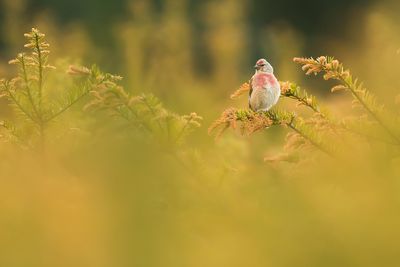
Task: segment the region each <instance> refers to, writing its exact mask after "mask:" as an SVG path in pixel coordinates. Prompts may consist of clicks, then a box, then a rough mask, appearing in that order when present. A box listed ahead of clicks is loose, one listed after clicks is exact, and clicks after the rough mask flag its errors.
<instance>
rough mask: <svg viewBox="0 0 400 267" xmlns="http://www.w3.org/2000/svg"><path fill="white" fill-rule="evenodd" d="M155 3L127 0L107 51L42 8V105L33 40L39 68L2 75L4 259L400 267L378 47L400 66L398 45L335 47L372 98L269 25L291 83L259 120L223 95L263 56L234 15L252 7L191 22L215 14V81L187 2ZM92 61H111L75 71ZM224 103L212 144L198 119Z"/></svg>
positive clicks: (391, 128) (219, 6)
mask: <svg viewBox="0 0 400 267" xmlns="http://www.w3.org/2000/svg"><path fill="white" fill-rule="evenodd" d="M3 2H4V1H3ZM5 2H7V3H8V5H6V7H7V6H11V5H14V3H15V5H17V4H18V3H22V2H20V1H12V0H6V1H5ZM151 2H152V1H146V0H142V1H141V0H138V1H133V2H132V12H133V16H132V18H129V19H128V20H127V21H122V22H121V21H118V22H117V23H116V25H113V26H115V29H116V31H117V33H116V34H115V35H110V36H107V38H116V39H117V40H118V41H116V42H117V46H116V47H115V49H113V50H112V53H111V54H107V53H105V52H104V51H102V50H101V46H102V44H99V43H96V45H94V44H93V43H95V42H94V41H93V43H92V44H91V43H90V42H86V41H85V40H87V39H85V38H89V37H88V35H86V34H85V28H84V27H81V24H77V25H72V26H71V27H69V28H63V29H62V28H56V27H55V26H54V25H57V24H56V23H52V22H53V21H52V19H51V17H49V16H48V15H46V14H45V15H43V17H41V18H37V21H39V22H38V24H39V25H40V28H41V29H46V33H48V36H46V39H47V40H49V41H50V40H51V44H52V47H51V52H52V53H51V55H52V57H51V58H49V59H48V63H44V61H42V62H43V63H42V67H43V76H42V77H43V80H42V89H43V90H42V92H41V97H39V88H40V86H39V84H40V83H39V77H40V75H39V64H38V63H37V62H38V61H33V60H34V59H35V58H37V56H36V55H35V54H32V52H36V51H35V50H34V49H35V48H34V47H35V46H34V47H31V48H29V47H28V48H27V52H26V53H25V56H24V57H28V58H29V57H30V58H32V59H29V60H28V61H30V62H29V63H33V64H32V65H28V66H27V71H26V73H27V78H28V82H24V78H23V77H22V80H21V79H19V78H17V79H13V78H10V79H4V80H3V81H2V90H3V91H2V94H3V95H4V96H3V98H2V99H1V102H0V116H1V119H4V122H2V123H1V124H0V125H1V126H2V129H1V135H2V136H1V138H0V157H1V161H0V195H1V196H2V197H1V198H0V236H1V238H0V266H7V267H14V266H15V267H16V266H61V267H70V266H76V267H81V266H82V267H87V266H96V267H97V266H99V267H108V266H155V267H156V266H174V267H176V266H210V267H220V266H257V267H258V266H277V267H281V266H299V265H300V266H309V267H314V266H315V267H319V266H362V267H367V266H368V267H369V266H371V267H375V266H398V265H399V257H398V254H399V253H398V248H399V247H400V241H399V240H400V239H399V238H398V237H399V236H400V230H399V227H398V225H399V224H400V219H399V218H400V216H399V210H400V204H399V203H400V198H399V195H400V194H399V192H400V187H399V185H400V181H399V177H400V168H399V166H400V165H399V163H400V161H399V149H398V147H399V145H398V142H397V137H398V126H397V124H398V123H397V122H396V121H397V120H398V116H397V113H398V112H397V111H396V110H395V109H394V108H393V107H394V103H393V105H392V106H390V103H389V100H390V99H389V100H388V98H393V97H388V96H387V95H393V94H394V88H395V89H398V86H395V85H396V84H398V81H397V80H396V79H397V78H396V77H397V76H396V75H397V73H398V69H396V68H393V69H391V68H389V67H388V66H396V64H397V63H396V62H389V61H387V60H384V58H381V57H379V56H377V55H380V54H381V53H385V54H387V58H390V60H393V56H390V55H391V54H390V53H389V49H388V50H384V51H382V49H381V48H380V47H379V48H380V49H379V51H375V49H376V45H375V43H374V42H372V43H371V41H369V42H368V40H369V38H372V37H371V36H372V35H371V36H370V35H368V38H366V39H365V40H363V42H364V41H365V42H368V43H366V44H365V45H366V46H367V47H366V48H363V49H360V51H366V50H368V49H370V50H371V51H369V50H368V51H369V53H371V55H372V56H370V57H365V55H364V54H363V56H360V53H361V52H360V53H354V51H355V49H351V48H348V47H351V45H348V43H345V44H343V45H341V44H339V43H338V42H333V45H334V46H335V47H338V46H340V47H341V48H343V50H344V51H348V54H340V53H339V52H338V51H337V50H332V51H335V54H336V53H338V54H340V56H341V57H343V58H345V60H346V62H348V64H349V65H351V66H352V67H351V68H352V71H353V70H354V72H357V74H359V76H360V77H362V79H363V80H365V84H366V85H367V86H365V87H368V88H369V89H371V90H370V91H368V92H367V91H366V90H365V89H363V88H364V87H361V88H360V87H359V83H358V82H357V83H356V82H355V79H354V78H352V80H349V77H351V74H350V72H346V69H345V68H343V69H342V65H341V64H340V63H339V64H337V63H334V59H332V58H325V60H324V58H319V59H316V60H312V59H301V60H296V61H299V62H300V63H301V62H305V63H306V65H307V64H311V65H309V66H307V68H306V72H307V71H308V70H310V69H311V70H312V71H311V72H309V73H311V74H312V73H315V72H318V75H321V76H322V75H325V74H327V73H330V74H329V75H331V74H334V75H333V76H325V77H326V78H330V81H328V82H324V81H321V83H314V81H316V79H315V77H310V79H309V80H306V78H304V77H303V76H304V75H302V72H301V70H300V68H298V69H297V70H298V73H296V72H295V71H296V68H297V65H296V64H293V62H292V60H291V57H292V56H293V55H294V54H298V53H299V52H300V51H303V50H302V47H301V45H302V44H301V34H300V33H297V32H295V31H294V29H291V27H290V26H288V25H281V24H277V25H275V26H272V28H268V29H265V35H266V36H267V37H268V36H269V37H268V38H265V39H264V37H262V38H261V39H262V40H263V41H266V40H267V41H268V42H270V41H271V42H272V43H273V45H272V46H269V47H268V49H267V48H266V47H261V48H260V49H265V50H263V51H267V53H266V55H265V56H266V57H267V58H268V59H271V62H272V63H273V65H274V68H275V72H276V76H277V77H278V78H280V79H282V80H295V81H296V83H293V82H282V83H281V88H282V98H281V99H280V101H279V103H278V105H277V107H276V109H273V110H271V111H269V112H266V113H254V112H252V111H250V110H248V109H246V108H245V107H246V106H247V105H246V101H247V97H242V98H240V99H238V100H237V101H231V100H230V99H228V97H227V96H228V95H229V93H228V90H229V89H230V88H232V84H233V85H234V84H239V83H240V81H241V80H246V78H248V77H250V75H251V74H252V73H251V72H252V70H251V64H250V63H245V64H244V63H243V59H245V58H246V59H248V61H251V60H252V59H250V58H251V55H249V51H246V49H245V48H246V40H249V38H246V32H245V27H242V25H244V24H242V23H241V21H240V20H239V19H240V16H242V15H243V14H244V13H243V12H247V11H246V7H247V4H246V3H245V1H239V0H238V1H236V0H235V1H229V0H227V1H221V2H220V3H211V2H210V3H207V8H206V9H204V10H203V12H204V14H202V15H201V16H199V17H198V18H197V17H196V19H199V20H205V21H207V24H206V25H205V26H206V28H205V29H204V31H205V32H206V35H207V41H206V46H207V47H209V48H210V51H209V52H210V55H209V56H210V57H211V61H214V62H215V69H210V70H209V71H210V73H209V74H210V75H204V74H203V75H204V76H201V75H199V74H198V73H197V72H196V71H195V70H194V69H192V68H193V66H195V65H194V64H193V62H191V60H192V55H191V53H193V51H192V49H191V47H192V46H194V45H195V42H196V38H193V36H192V32H191V29H192V28H191V27H190V24H187V23H185V22H186V20H185V10H186V9H189V8H192V7H189V8H188V6H187V5H188V1H185V0H178V1H173V0H170V1H166V2H165V6H164V7H165V8H163V10H153V9H152V8H151V4H149V3H151ZM7 14H8V15H7V16H8V19H9V22H8V23H7V25H8V26H10V27H8V26H7V29H5V30H4V29H3V31H2V33H5V32H6V33H7V34H6V36H9V35H10V34H8V32H9V31H12V34H13V35H12V36H13V38H11V37H9V39H8V40H7V41H6V42H7V43H8V44H10V45H11V44H13V45H12V48H13V50H14V49H15V50H18V49H17V48H18V45H16V44H20V43H22V41H20V39H18V38H14V36H19V35H20V34H17V32H21V30H19V29H18V27H21V26H20V25H21V24H20V23H19V21H17V20H16V19H17V18H18V19H19V18H20V17H23V15H22V13H15V12H14V13H12V12H7ZM196 14H197V13H196ZM158 15H159V16H158ZM376 16H377V15H375V16H374V17H376ZM378 18H379V16H378ZM367 19H368V18H367ZM13 20H14V21H13ZM368 20H369V19H368ZM235 23H236V24H235ZM238 25H239V26H240V27H237V26H238ZM384 25H387V24H383V25H382V27H377V29H385V31H386V30H387V31H388V32H383V33H382V32H379V33H380V34H377V33H378V32H377V31H373V33H374V35H373V36H375V37H374V38H381V39H379V41H380V42H382V44H384V43H385V42H387V41H388V40H392V38H393V36H395V33H396V31H394V32H390V31H389V29H388V28H386V27H383V26H384ZM378 26H379V24H378ZM394 29H397V28H394ZM372 30H373V29H372ZM154 32H156V33H157V34H154ZM160 32H161V35H158V33H160ZM389 33H391V35H390V34H389ZM31 34H32V33H31ZM36 34H39V32H36ZM21 36H22V35H21ZM30 36H31V35H30ZM30 36H28V37H29V38H31V37H30ZM33 36H34V35H33ZM82 36H84V37H82ZM385 36H386V37H385ZM2 37H3V35H2ZM384 37H385V38H386V40H385V38H384ZM6 38H7V37H6ZM29 40H30V39H29ZM29 40H28V41H29ZM373 40H374V41H375V40H377V39H373ZM42 41H43V42H46V41H45V40H42ZM35 42H36V41H35ZM35 42H34V43H35ZM43 44H44V46H46V44H45V43H43ZM43 44H42V46H43ZM261 45H262V44H261ZM321 45H324V49H325V48H327V49H328V48H329V47H330V46H329V45H332V44H331V43H329V44H326V43H321ZM325 45H326V46H325ZM353 45H356V44H353ZM53 46H54V47H53ZM274 47H275V48H274ZM396 47H397V46H396ZM396 49H397V48H396ZM45 50H49V49H47V47H43V51H45ZM43 51H42V52H43ZM276 51H278V53H276ZM395 51H396V50H394V52H393V53H395ZM153 52H154V53H153ZM179 52H183V54H179V55H177V56H176V55H175V54H177V53H179ZM378 52H379V53H378ZM88 53H89V54H90V55H93V54H94V55H96V57H95V58H92V57H91V56H90V55H88ZM301 53H303V52H301ZM301 53H300V54H301ZM332 53H333V52H332ZM375 53H377V55H376V54H375ZM44 54H46V52H45V53H44ZM121 55H122V56H121ZM263 56H264V55H263ZM76 57H77V58H76ZM273 57H276V58H273ZM364 57H365V58H364ZM20 59H21V58H20ZM25 59H26V58H25ZM42 60H43V59H42ZM371 60H373V61H374V63H376V64H377V66H380V68H385V72H383V71H382V72H380V73H379V75H377V76H376V77H374V76H373V75H371V72H370V71H372V70H373V71H374V72H376V71H377V70H376V69H374V68H369V67H368V68H366V67H364V64H363V63H361V62H370V61H371ZM6 61H7V60H5V59H4V60H2V62H1V63H0V72H1V73H2V74H1V75H2V76H7V77H12V73H14V71H15V70H16V71H19V75H18V76H20V74H23V73H24V72H23V70H22V72H21V66H22V64H21V62H20V61H18V58H17V61H14V62H13V63H16V65H13V66H9V65H7V64H6V63H7V62H6ZM89 61H95V62H100V63H101V61H103V63H106V64H103V63H101V64H99V65H101V66H102V68H101V70H100V68H99V67H96V66H92V67H80V66H83V65H87V66H88V65H89V64H87V63H86V62H89ZM109 61H110V62H111V61H114V62H116V64H117V66H116V65H113V64H109V65H108V64H107V63H108V62H109ZM278 62H280V64H279V63H278ZM358 62H360V63H358ZM191 63H192V64H191ZM194 63H195V64H196V63H197V62H194ZM49 64H50V65H54V66H56V67H57V68H56V69H53V68H52V67H51V66H47V65H49ZM329 64H331V65H329ZM69 65H71V66H69ZM188 65H190V67H187V66H188ZM44 66H47V67H44ZM237 66H242V69H240V68H238V67H237ZM14 67H17V68H16V69H15V68H14ZM114 68H115V69H114ZM116 68H118V71H116ZM103 69H106V70H107V71H104V70H103ZM388 71H391V72H390V77H391V78H390V79H389V78H388V76H386V74H385V73H386V72H388ZM107 72H111V73H114V72H118V73H122V74H123V76H124V79H122V80H121V77H120V76H118V75H113V74H109V73H107ZM3 73H4V75H3ZM395 74H396V75H395ZM300 75H301V76H300ZM22 76H23V75H22ZM311 76H314V75H311ZM300 77H303V78H304V79H301V78H300ZM342 78H343V79H342ZM307 79H308V78H307ZM320 80H321V79H320ZM309 81H313V82H309ZM378 81H379V82H378ZM382 81H384V82H382ZM347 83H348V84H347ZM298 84H301V87H302V88H300V87H299V85H298ZM26 85H29V89H30V90H29V91H30V93H31V95H32V99H33V101H30V99H29V94H28V91H27V86H26ZM303 85H304V86H303ZM333 86H334V90H333V91H337V93H335V94H329V92H328V91H329V88H331V87H333ZM392 87H393V88H392ZM304 88H307V89H306V90H304ZM388 88H391V90H393V91H390V90H389V89H388ZM247 90H248V84H247V83H246V84H244V85H243V86H242V87H241V88H240V90H239V91H238V92H236V93H234V94H233V95H232V98H239V96H240V95H242V94H244V93H247ZM324 90H325V91H327V92H325V93H326V94H324ZM353 91H354V93H353ZM372 92H373V93H374V94H375V95H376V96H377V97H376V99H379V100H381V99H384V100H383V101H376V100H373V99H375V98H372V97H371V93H372ZM10 93H12V94H10ZM154 95H156V96H157V98H156V97H155V96H154ZM13 97H15V99H16V100H17V101H18V103H19V104H20V106H21V107H19V106H18V104H17V103H16V102H15V101H14V100H13ZM224 97H225V98H226V100H225V99H224ZM354 97H356V98H357V97H358V98H359V100H357V102H354V103H353V104H351V101H352V100H353V98H354ZM385 97H386V98H385ZM317 98H318V101H317ZM391 100H394V99H391ZM374 101H375V102H374ZM379 102H382V103H385V107H382V105H379V104H377V103H379ZM32 103H33V105H32ZM39 103H40V105H39ZM9 104H11V106H10V105H9ZM352 105H353V106H354V108H352V107H351V106H352ZM224 106H233V107H232V108H229V109H226V110H225V112H224V113H223V115H222V116H221V118H220V119H219V120H218V121H216V123H215V124H214V125H213V127H211V128H210V130H212V129H213V128H214V127H216V128H215V129H213V131H212V133H215V134H216V135H218V136H220V135H221V133H222V132H223V136H220V137H219V138H218V140H216V141H214V139H213V138H210V137H209V136H208V135H207V133H206V130H205V129H204V127H200V128H199V127H198V126H199V122H200V121H201V118H200V117H199V116H198V115H197V113H198V114H201V115H202V117H204V121H205V123H207V124H211V123H212V120H213V118H215V116H216V114H218V112H219V111H220V110H222V109H223V107H224ZM34 107H35V108H36V109H37V113H36V112H35V110H34ZM39 107H40V109H39ZM366 107H367V108H366ZM397 108H398V107H397ZM390 110H392V111H390ZM194 111H195V112H197V113H194ZM179 114H188V115H179ZM227 128H235V129H237V130H238V131H237V132H239V133H240V134H236V131H228V130H227ZM41 129H42V130H41ZM189 133H190V134H189ZM241 134H243V136H242V135H241ZM285 135H286V137H285ZM39 148H40V149H39ZM282 150H283V151H282ZM264 155H265V160H264V161H263V156H264ZM265 161H267V163H266V162H265ZM288 162H289V163H288Z"/></svg>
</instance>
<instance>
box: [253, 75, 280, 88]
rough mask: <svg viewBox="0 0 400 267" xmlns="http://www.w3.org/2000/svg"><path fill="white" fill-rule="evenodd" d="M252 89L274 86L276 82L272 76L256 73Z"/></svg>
mask: <svg viewBox="0 0 400 267" xmlns="http://www.w3.org/2000/svg"><path fill="white" fill-rule="evenodd" d="M252 83H253V84H252V85H253V88H256V89H257V88H260V89H261V88H264V87H266V86H275V85H277V83H278V81H277V80H276V78H275V76H274V75H273V74H269V73H257V74H256V75H254V76H253V82H252Z"/></svg>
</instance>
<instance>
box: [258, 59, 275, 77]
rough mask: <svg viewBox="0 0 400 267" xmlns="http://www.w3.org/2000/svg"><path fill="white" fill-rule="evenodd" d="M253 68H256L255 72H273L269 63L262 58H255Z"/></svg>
mask: <svg viewBox="0 0 400 267" xmlns="http://www.w3.org/2000/svg"><path fill="white" fill-rule="evenodd" d="M254 68H255V69H256V72H266V73H271V74H273V73H274V69H273V68H272V66H271V64H269V63H268V61H267V60H265V59H264V58H261V59H259V60H257V62H256V65H254Z"/></svg>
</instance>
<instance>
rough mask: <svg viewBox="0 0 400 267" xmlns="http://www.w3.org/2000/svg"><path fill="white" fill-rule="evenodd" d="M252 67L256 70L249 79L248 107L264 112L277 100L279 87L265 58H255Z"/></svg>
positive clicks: (279, 93) (279, 92)
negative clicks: (255, 60)
mask: <svg viewBox="0 0 400 267" xmlns="http://www.w3.org/2000/svg"><path fill="white" fill-rule="evenodd" d="M254 68H255V69H256V71H255V73H254V75H253V77H252V78H251V79H250V92H249V108H250V109H251V110H253V111H255V112H265V111H268V110H270V109H271V108H272V107H273V106H274V105H275V104H276V103H277V102H278V100H279V97H280V95H281V87H280V84H279V82H278V80H277V79H276V78H275V75H274V69H273V68H272V66H271V64H269V62H268V61H267V60H266V59H264V58H261V59H259V60H257V62H256V65H255V66H254Z"/></svg>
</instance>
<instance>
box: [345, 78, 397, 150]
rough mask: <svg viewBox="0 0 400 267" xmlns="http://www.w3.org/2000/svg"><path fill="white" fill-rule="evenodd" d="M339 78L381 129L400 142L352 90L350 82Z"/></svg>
mask: <svg viewBox="0 0 400 267" xmlns="http://www.w3.org/2000/svg"><path fill="white" fill-rule="evenodd" d="M340 80H341V81H342V82H343V83H344V85H345V86H347V88H349V90H350V91H351V93H352V94H353V96H354V97H355V98H356V99H357V100H358V102H360V103H361V105H362V106H363V107H364V108H365V109H366V110H367V111H368V113H369V114H370V115H371V116H372V117H373V118H374V119H375V120H376V121H377V122H378V123H379V124H380V125H381V126H382V128H383V129H385V131H386V132H387V133H388V134H389V135H390V136H391V137H392V138H393V139H394V140H396V141H397V143H399V144H400V139H399V137H397V136H396V134H394V133H393V132H392V130H391V129H389V127H388V126H387V125H386V124H385V123H383V121H382V120H381V119H380V118H379V117H378V115H377V114H375V113H374V112H373V111H372V109H371V108H370V107H368V105H367V103H365V102H364V101H363V100H362V98H361V97H360V96H359V95H358V94H357V93H356V91H355V90H354V88H353V86H352V84H349V83H348V82H347V81H345V80H344V79H343V78H340Z"/></svg>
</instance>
